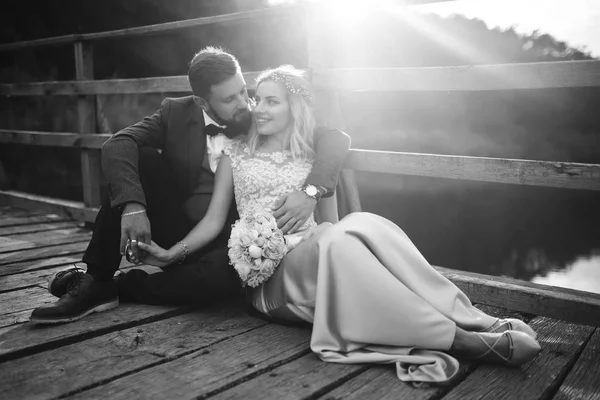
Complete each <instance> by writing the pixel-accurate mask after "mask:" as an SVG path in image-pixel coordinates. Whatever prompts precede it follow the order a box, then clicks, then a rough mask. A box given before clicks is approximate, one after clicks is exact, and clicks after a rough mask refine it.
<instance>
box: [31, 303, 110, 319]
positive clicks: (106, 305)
mask: <svg viewBox="0 0 600 400" xmlns="http://www.w3.org/2000/svg"><path fill="white" fill-rule="evenodd" d="M118 306H119V299H117V300H115V301H111V302H109V303H104V304H100V305H98V306H96V307H92V308H90V309H89V310H86V311H85V312H83V313H81V314H79V315H76V316H74V317H69V318H53V319H44V318H35V317H30V318H29V322H33V323H35V324H63V323H67V322H75V321H79V320H80V319H82V318H84V317H86V316H88V315H90V314H93V313H99V312H103V311H108V310H112V309H113V308H117V307H118Z"/></svg>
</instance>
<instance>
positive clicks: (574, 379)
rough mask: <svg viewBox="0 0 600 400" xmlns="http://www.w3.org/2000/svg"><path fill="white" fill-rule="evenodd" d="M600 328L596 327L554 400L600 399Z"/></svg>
mask: <svg viewBox="0 0 600 400" xmlns="http://www.w3.org/2000/svg"><path fill="white" fill-rule="evenodd" d="M599 358H600V330H598V329H596V331H595V332H594V334H593V335H592V337H591V339H590V340H589V341H588V343H587V344H586V346H585V349H584V350H583V352H582V353H581V355H580V356H579V358H578V359H577V362H576V363H575V366H574V367H573V369H571V371H570V372H569V375H567V378H566V379H565V380H564V382H563V383H562V384H561V385H560V388H559V389H558V392H557V393H556V395H555V396H554V397H553V398H552V399H553V400H571V399H573V400H574V399H580V400H593V399H600V383H599V381H598V376H600V364H599V363H598V359H599Z"/></svg>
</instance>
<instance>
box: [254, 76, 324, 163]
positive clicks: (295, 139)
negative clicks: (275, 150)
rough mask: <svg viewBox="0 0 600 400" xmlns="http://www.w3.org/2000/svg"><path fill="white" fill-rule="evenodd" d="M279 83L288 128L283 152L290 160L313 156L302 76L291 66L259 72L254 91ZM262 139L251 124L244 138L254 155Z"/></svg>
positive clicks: (309, 92)
mask: <svg viewBox="0 0 600 400" xmlns="http://www.w3.org/2000/svg"><path fill="white" fill-rule="evenodd" d="M265 81H274V82H278V83H280V84H281V85H282V86H283V87H284V88H285V91H286V94H287V100H288V104H289V105H290V113H291V116H292V127H291V129H290V134H289V136H288V138H287V139H286V143H285V148H286V150H289V151H290V152H291V153H292V156H293V158H294V159H298V158H300V159H306V158H312V157H313V156H314V150H313V134H314V130H315V114H314V111H313V108H312V103H313V94H312V89H311V87H310V84H309V83H308V81H307V80H306V79H305V78H304V72H303V71H301V70H299V69H296V68H294V67H293V66H291V65H282V66H280V67H277V68H273V69H268V70H266V71H263V72H262V73H261V74H260V75H259V76H258V78H256V88H257V89H258V86H259V85H260V84H261V83H263V82H265ZM265 139H266V138H265V137H264V136H261V135H259V134H258V132H257V131H256V125H255V123H254V121H253V122H252V126H251V128H250V132H249V134H248V139H247V140H248V149H249V150H250V154H254V153H255V152H256V151H257V149H258V148H259V147H260V145H261V144H262V143H263V141H264V140H265Z"/></svg>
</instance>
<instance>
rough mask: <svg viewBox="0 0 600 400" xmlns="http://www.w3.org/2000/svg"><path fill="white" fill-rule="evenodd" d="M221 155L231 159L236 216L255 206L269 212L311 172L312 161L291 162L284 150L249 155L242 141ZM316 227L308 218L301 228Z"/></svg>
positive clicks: (226, 149) (288, 153) (297, 188)
mask: <svg viewBox="0 0 600 400" xmlns="http://www.w3.org/2000/svg"><path fill="white" fill-rule="evenodd" d="M223 152H224V153H225V154H226V155H228V156H229V157H230V158H231V167H232V170H233V184H234V187H235V189H234V193H235V201H236V204H237V209H238V213H239V214H240V216H243V215H245V214H248V213H250V212H252V211H253V210H255V209H256V208H257V207H259V208H261V209H270V208H271V206H272V205H273V204H274V203H275V201H276V200H277V199H278V198H279V197H281V196H282V195H284V194H286V193H289V192H292V191H294V190H299V189H300V188H301V187H302V185H303V184H304V181H305V180H306V177H307V176H308V174H309V173H310V171H311V169H312V160H310V159H309V160H305V161H302V160H296V161H294V159H293V158H292V154H291V152H288V151H283V152H281V151H280V152H274V153H263V152H255V153H254V155H253V156H250V154H249V150H248V148H247V147H246V145H245V143H243V142H235V143H233V144H232V145H230V146H228V147H226V148H225V150H224V151H223ZM316 225H317V223H316V222H315V220H314V217H313V216H312V215H311V216H310V218H309V219H308V220H307V221H306V222H305V223H304V225H303V226H302V228H301V229H306V228H311V227H313V226H316Z"/></svg>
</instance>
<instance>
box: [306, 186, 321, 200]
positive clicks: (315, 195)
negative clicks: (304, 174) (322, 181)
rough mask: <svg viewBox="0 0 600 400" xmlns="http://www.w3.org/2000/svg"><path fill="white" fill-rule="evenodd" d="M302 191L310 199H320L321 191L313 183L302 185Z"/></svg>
mask: <svg viewBox="0 0 600 400" xmlns="http://www.w3.org/2000/svg"><path fill="white" fill-rule="evenodd" d="M302 191H303V192H304V194H306V195H307V196H308V197H310V198H311V199H315V200H316V201H319V200H321V196H322V193H321V191H320V190H319V189H318V188H317V187H316V186H315V185H304V186H302Z"/></svg>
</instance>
